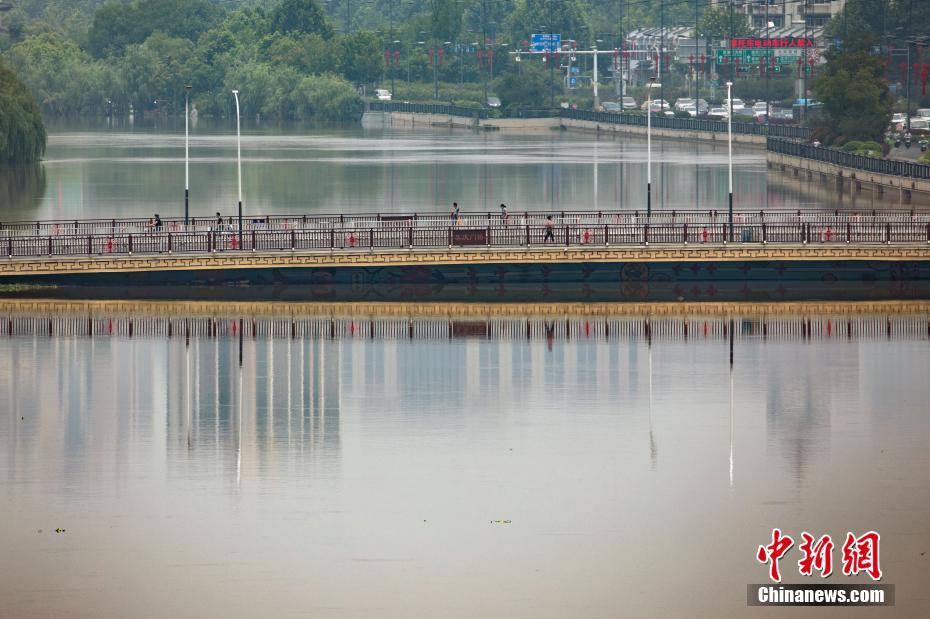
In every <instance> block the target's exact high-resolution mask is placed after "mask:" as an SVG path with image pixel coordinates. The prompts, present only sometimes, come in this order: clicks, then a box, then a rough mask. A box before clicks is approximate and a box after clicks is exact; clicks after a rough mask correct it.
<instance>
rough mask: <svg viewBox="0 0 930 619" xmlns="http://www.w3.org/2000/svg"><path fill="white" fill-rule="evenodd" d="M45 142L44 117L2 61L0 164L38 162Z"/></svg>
mask: <svg viewBox="0 0 930 619" xmlns="http://www.w3.org/2000/svg"><path fill="white" fill-rule="evenodd" d="M45 142H46V133H45V124H44V123H43V122H42V114H41V112H39V107H38V106H37V105H36V102H35V100H34V99H33V98H32V95H31V94H30V93H29V89H28V88H26V85H25V84H23V82H22V80H20V79H19V76H17V75H16V73H14V72H13V71H12V70H11V69H10V68H9V67H7V66H6V64H5V63H3V62H2V61H0V164H6V165H8V164H15V163H31V162H35V161H38V160H39V159H41V158H42V155H44V154H45Z"/></svg>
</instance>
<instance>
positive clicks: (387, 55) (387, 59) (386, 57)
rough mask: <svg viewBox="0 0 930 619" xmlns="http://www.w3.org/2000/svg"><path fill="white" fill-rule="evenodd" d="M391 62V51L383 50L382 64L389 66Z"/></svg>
mask: <svg viewBox="0 0 930 619" xmlns="http://www.w3.org/2000/svg"><path fill="white" fill-rule="evenodd" d="M390 64H391V52H389V51H388V50H384V66H386V67H387V66H390Z"/></svg>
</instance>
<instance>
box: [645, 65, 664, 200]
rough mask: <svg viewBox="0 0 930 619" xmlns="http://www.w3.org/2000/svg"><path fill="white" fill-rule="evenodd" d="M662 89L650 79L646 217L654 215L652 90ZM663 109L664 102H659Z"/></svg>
mask: <svg viewBox="0 0 930 619" xmlns="http://www.w3.org/2000/svg"><path fill="white" fill-rule="evenodd" d="M654 88H662V84H659V83H656V78H654V77H650V78H649V91H648V95H647V98H646V151H647V154H646V216H647V217H649V216H651V215H652V90H653V89H654ZM659 109H662V102H661V101H660V102H659Z"/></svg>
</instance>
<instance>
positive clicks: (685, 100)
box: [675, 97, 694, 112]
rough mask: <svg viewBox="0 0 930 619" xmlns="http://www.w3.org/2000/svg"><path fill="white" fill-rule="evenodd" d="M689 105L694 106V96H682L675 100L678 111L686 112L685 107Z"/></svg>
mask: <svg viewBox="0 0 930 619" xmlns="http://www.w3.org/2000/svg"><path fill="white" fill-rule="evenodd" d="M688 105H692V106H693V105H694V99H692V98H690V97H682V98H680V99H677V100H676V101H675V111H676V112H684V111H685V109H684V108H685V106H688Z"/></svg>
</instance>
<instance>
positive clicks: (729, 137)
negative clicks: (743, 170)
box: [727, 82, 733, 242]
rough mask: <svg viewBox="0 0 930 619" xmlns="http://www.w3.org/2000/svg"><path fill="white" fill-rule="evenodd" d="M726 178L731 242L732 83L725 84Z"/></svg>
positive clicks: (731, 238)
mask: <svg viewBox="0 0 930 619" xmlns="http://www.w3.org/2000/svg"><path fill="white" fill-rule="evenodd" d="M727 176H728V179H729V182H728V183H727V186H728V188H729V193H728V198H727V200H728V206H727V222H728V223H729V229H730V230H729V232H728V235H727V236H728V237H729V240H730V242H733V82H727Z"/></svg>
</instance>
